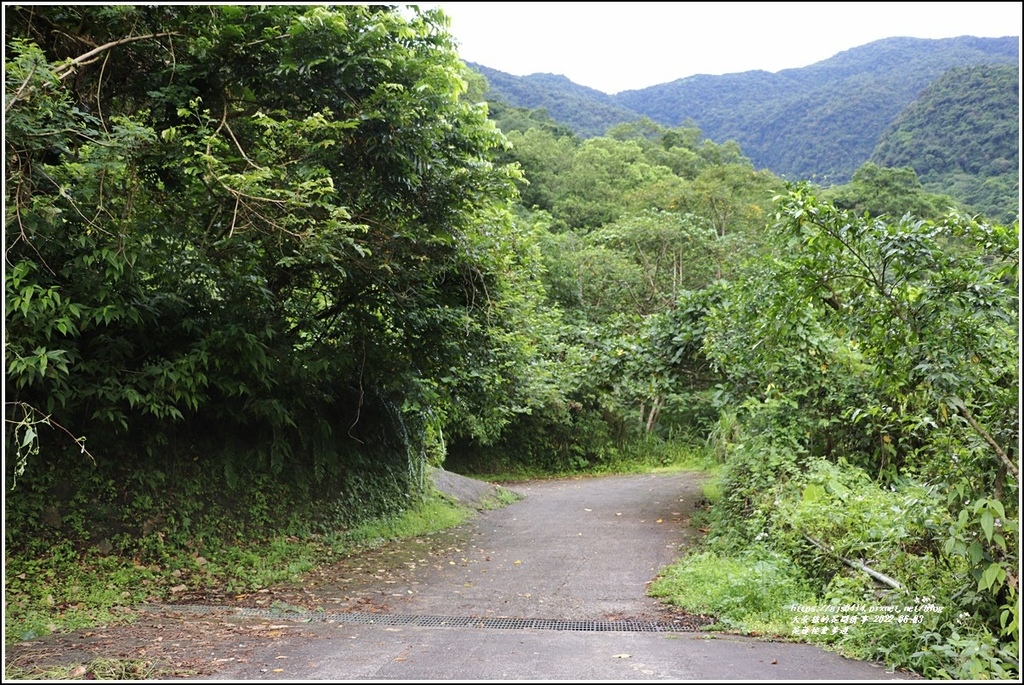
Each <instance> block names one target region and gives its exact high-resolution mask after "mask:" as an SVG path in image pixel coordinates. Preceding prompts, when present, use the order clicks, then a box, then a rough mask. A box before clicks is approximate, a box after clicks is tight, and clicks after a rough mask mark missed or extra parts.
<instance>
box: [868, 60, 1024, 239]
mask: <svg viewBox="0 0 1024 685" xmlns="http://www.w3.org/2000/svg"><path fill="white" fill-rule="evenodd" d="M1019 78H1020V75H1019V70H1018V68H1017V67H1016V66H1013V65H982V66H974V67H963V68H959V69H951V70H950V71H948V72H947V73H945V74H943V75H942V76H941V77H940V78H938V79H936V80H935V81H934V82H933V83H931V84H930V85H929V86H928V87H927V88H926V89H925V90H924V92H922V93H921V95H920V96H919V97H918V98H917V100H915V101H914V102H913V103H911V104H910V106H909V107H907V108H906V109H905V110H903V112H902V113H901V114H900V116H899V117H897V119H896V121H894V122H893V123H892V125H891V126H890V127H889V130H887V131H886V132H885V133H884V134H883V135H882V137H881V138H880V139H879V141H878V144H877V145H876V146H875V151H874V152H873V153H872V155H871V160H872V161H873V162H875V163H877V164H878V165H879V166H885V167H911V168H913V169H914V170H915V171H916V172H917V175H918V176H919V177H920V178H921V182H922V184H923V185H924V187H926V188H929V189H931V190H938V191H940V192H947V193H949V194H951V195H955V196H956V197H959V198H961V200H963V201H964V202H965V203H967V204H968V205H969V206H971V207H972V208H974V209H975V210H976V211H979V212H982V213H984V214H985V215H986V216H989V217H991V218H992V219H993V220H996V221H1005V222H1009V221H1013V219H1014V218H1015V217H1016V216H1017V215H1018V213H1019V212H1020V205H1019V198H1020V178H1019V169H1020V123H1019V121H1020V83H1019Z"/></svg>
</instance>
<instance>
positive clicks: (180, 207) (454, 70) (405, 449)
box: [4, 6, 1019, 678]
mask: <svg viewBox="0 0 1024 685" xmlns="http://www.w3.org/2000/svg"><path fill="white" fill-rule="evenodd" d="M6 11H7V12H8V14H7V35H6V41H7V51H6V55H5V60H6V66H7V70H6V78H7V81H6V91H5V110H6V112H7V128H6V131H5V150H6V162H5V163H6V171H7V185H6V187H5V193H6V195H5V199H6V215H5V265H4V266H5V323H6V327H5V331H6V340H5V368H6V371H7V379H6V384H5V392H6V397H5V449H6V456H7V458H6V461H5V478H6V481H5V565H6V571H7V573H6V576H5V578H6V583H5V592H6V599H7V610H6V611H5V629H6V633H5V634H6V639H7V640H17V639H21V638H23V637H24V636H25V635H38V634H41V633H45V632H47V631H51V630H64V629H69V628H73V627H76V626H84V625H88V624H89V623H90V622H94V621H115V620H127V613H124V612H120V610H119V609H117V607H122V606H125V605H130V604H132V603H135V602H139V601H147V600H148V601H153V600H154V599H156V600H160V601H173V600H174V597H175V595H176V594H177V593H179V592H181V591H182V590H180V588H181V587H182V586H184V587H185V588H187V589H195V588H212V587H220V588H226V589H229V590H231V591H237V592H247V591H251V590H253V589H254V588H258V587H259V586H265V585H266V584H269V583H273V582H275V581H276V580H280V579H290V578H295V577H298V576H300V575H301V574H302V573H304V572H306V571H308V570H309V569H311V568H313V567H314V566H315V565H316V564H318V563H322V562H323V561H324V560H325V559H328V558H331V557H332V556H333V557H336V556H337V555H341V554H344V553H345V552H346V550H349V549H351V548H352V547H353V546H354V545H358V544H365V543H367V542H373V541H377V540H382V539H386V538H388V537H394V536H403V535H408V534H416V532H417V531H423V530H432V529H436V528H438V527H444V526H447V525H453V524H454V523H456V522H458V521H459V520H461V518H460V517H461V516H464V515H465V514H464V512H462V513H460V510H458V508H453V507H452V506H451V505H450V504H446V503H445V502H444V501H443V500H438V499H437V496H436V494H434V493H433V492H432V489H431V488H430V486H429V482H428V481H429V478H428V477H427V473H428V471H429V469H430V468H431V467H434V466H437V465H440V464H444V466H445V467H446V468H448V469H450V470H453V471H457V472H460V473H467V474H476V475H481V476H484V477H488V478H496V477H498V476H499V475H500V476H502V477H508V478H511V477H526V476H538V475H542V474H552V473H558V474H566V473H578V474H583V473H603V472H622V471H631V470H638V469H644V470H648V469H655V468H680V467H702V468H708V469H710V470H712V472H713V473H715V474H717V476H716V477H715V479H714V480H713V481H711V482H709V483H708V486H707V488H706V496H707V498H708V500H709V501H710V502H711V503H712V504H711V506H710V508H709V510H708V511H707V512H706V513H705V514H704V521H703V523H702V525H703V526H704V527H705V528H706V529H707V530H708V531H709V534H708V535H707V537H706V539H705V541H704V543H703V544H702V546H701V548H700V549H698V550H695V551H694V552H693V553H691V554H690V555H688V556H687V557H685V558H684V559H682V561H681V562H680V564H679V565H678V566H677V567H674V568H672V569H670V570H667V571H666V573H665V574H664V575H663V576H662V577H661V578H660V579H659V580H658V582H657V583H655V584H654V585H653V586H652V592H654V593H656V594H658V595H659V596H663V597H664V598H665V599H666V600H667V601H670V602H674V603H677V604H680V605H681V606H684V607H687V608H689V609H691V610H694V611H699V612H702V613H713V614H714V615H716V616H717V617H718V619H719V621H720V625H721V626H722V627H725V628H728V629H732V630H740V631H746V632H759V633H761V632H768V633H775V634H784V635H787V636H789V637H790V638H792V639H809V640H816V641H819V642H822V643H827V644H830V645H832V646H834V647H835V648H837V649H843V650H845V651H846V652H847V653H849V654H851V655H854V656H858V657H862V658H872V659H886V660H887V661H889V663H890V664H892V665H894V666H903V667H907V668H912V669H914V670H916V671H918V672H920V673H922V674H924V675H927V676H929V677H953V678H964V677H1013V676H1015V675H1016V674H1017V673H1018V665H1017V664H1018V658H1019V655H1017V654H1016V652H1015V645H1016V641H1017V636H1018V616H1019V597H1018V594H1017V589H1018V577H1017V569H1018V561H1019V553H1018V533H1017V521H1018V508H1017V504H1016V502H1017V498H1018V467H1017V461H1018V459H1019V455H1018V454H1017V452H1016V445H1017V444H1018V441H1019V428H1018V425H1019V418H1018V413H1017V411H1018V406H1017V399H1016V398H1017V396H1018V387H1019V370H1018V356H1017V355H1018V352H1017V350H1018V348H1019V345H1018V343H1019V340H1018V339H1017V330H1018V328H1017V326H1018V323H1017V306H1018V302H1017V288H1018V256H1017V255H1018V224H1017V223H1016V221H1014V222H1012V223H1009V224H1008V225H1005V226H1004V225H999V224H993V223H989V222H987V221H984V220H981V219H980V218H977V217H972V216H971V215H969V214H966V213H964V212H961V211H958V209H957V207H956V204H955V203H954V202H952V201H951V200H950V199H949V197H947V196H944V195H939V194H936V193H935V189H933V188H928V189H926V188H924V187H922V185H921V183H920V182H919V181H918V179H917V177H916V175H915V174H914V172H913V171H912V170H908V169H903V168H897V169H889V168H886V167H879V166H876V165H870V166H865V167H864V168H863V169H862V170H860V171H859V172H858V173H857V174H855V176H854V178H853V179H852V180H851V183H849V184H847V185H845V186H842V187H838V188H831V189H828V190H824V189H816V188H814V187H812V186H810V185H806V184H787V183H785V182H783V181H782V180H781V179H779V178H778V177H776V176H774V175H773V174H771V173H768V172H765V171H758V170H756V169H755V168H754V166H753V164H751V162H750V160H749V159H747V158H746V157H745V156H744V155H743V153H742V151H741V149H740V148H739V146H738V145H736V144H735V143H731V142H723V143H716V142H712V141H710V140H707V139H706V138H705V137H704V136H703V135H702V134H701V132H700V131H699V130H698V129H696V128H693V127H690V126H680V127H676V128H668V127H665V126H663V125H660V124H656V123H654V122H651V121H649V120H639V121H635V122H632V123H627V124H621V125H618V126H615V127H613V128H611V129H609V130H608V131H607V133H606V135H604V136H600V137H595V138H590V139H587V140H583V139H581V138H579V137H578V136H576V135H575V134H573V133H572V132H571V131H569V130H568V129H567V128H565V127H564V126H560V125H559V124H557V123H556V122H555V121H553V120H552V119H551V118H550V117H549V116H547V114H546V113H545V112H543V111H538V110H524V109H519V108H515V107H511V106H507V105H506V106H495V107H492V108H490V110H488V108H487V106H486V105H484V104H483V94H484V93H485V92H486V91H487V83H486V80H484V79H483V78H482V77H481V75H480V74H478V73H475V72H473V71H471V70H469V69H468V68H466V67H465V65H463V64H462V63H461V62H460V61H459V59H458V56H457V53H456V51H455V48H454V45H453V41H452V39H451V37H450V35H449V34H448V33H447V30H446V26H447V24H446V21H447V20H446V19H445V17H444V15H443V14H441V13H439V12H434V11H426V12H418V11H412V10H410V11H407V12H406V11H398V10H394V9H391V8H387V7H383V6H377V7H365V6H332V7H303V6H269V7H255V6H252V7H248V6H247V7H233V6H214V7H210V6H203V7H192V6H153V7H144V6H130V7H99V6H68V7H61V6H45V7H44V6H36V7H9V8H7V9H6ZM488 115H490V116H488ZM410 531H412V532H411V533H410ZM865 569H867V570H865ZM872 574H874V575H872ZM751 587H757V588H759V591H758V592H757V593H756V595H752V594H751V592H750V588H751ZM86 588H88V592H85V591H84V589H86ZM175 588H178V590H175ZM695 588H699V589H700V592H699V594H693V592H692V590H693V589H695ZM126 593H127V594H126ZM915 600H916V604H915ZM794 602H798V603H800V604H801V605H803V606H833V607H838V608H841V607H844V606H847V607H849V606H854V605H856V606H869V605H870V606H872V607H883V606H888V607H907V606H917V607H924V608H923V609H921V610H919V611H918V612H917V613H913V612H910V613H907V612H903V613H900V614H899V615H901V616H909V617H910V618H912V619H914V618H916V619H919V620H911V621H906V620H905V621H896V620H895V619H894V620H893V621H892V622H891V623H881V622H879V623H870V624H869V623H864V624H863V625H861V624H857V625H850V623H849V620H847V622H846V623H844V624H843V627H846V628H848V630H846V631H842V632H840V631H836V632H834V633H833V632H827V634H826V631H823V630H815V631H813V632H812V631H811V630H810V628H812V627H814V628H822V624H820V623H814V624H812V623H800V622H799V621H797V620H796V619H797V613H796V612H795V611H794V609H793V607H792V604H793V603H794ZM865 611H866V610H865ZM840 613H841V612H840ZM836 615H837V616H838V613H837V614H836ZM843 615H844V616H846V617H847V619H848V618H849V616H850V615H852V614H851V611H847V612H846V613H844V614H843ZM893 616H894V617H897V618H898V616H896V614H893ZM831 627H832V624H829V628H831ZM803 628H807V629H808V630H806V631H802V629H803ZM797 631H802V632H797Z"/></svg>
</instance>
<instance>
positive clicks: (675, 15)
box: [420, 2, 1021, 94]
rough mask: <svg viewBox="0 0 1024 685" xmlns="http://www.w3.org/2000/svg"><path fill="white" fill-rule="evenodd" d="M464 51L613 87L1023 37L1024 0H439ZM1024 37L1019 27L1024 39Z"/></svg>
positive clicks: (499, 65)
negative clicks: (919, 45)
mask: <svg viewBox="0 0 1024 685" xmlns="http://www.w3.org/2000/svg"><path fill="white" fill-rule="evenodd" d="M420 6H421V7H433V6H440V7H442V8H443V9H444V10H445V12H446V13H447V14H448V15H449V17H451V22H452V23H451V32H452V34H453V35H454V36H455V37H456V39H457V40H458V42H459V44H460V49H459V54H460V56H461V57H462V58H463V59H464V60H467V61H469V62H476V63H477V64H482V65H484V66H486V67H491V68H492V69H497V70H499V71H504V72H506V73H509V74H515V75H517V76H524V75H526V74H533V73H538V72H546V73H552V74H561V75H563V76H566V77H568V78H569V79H571V80H572V81H574V82H576V83H578V84H580V85H584V86H588V87H590V88H595V89H597V90H600V91H602V92H605V93H608V94H614V93H617V92H619V91H622V90H634V89H639V88H646V87H648V86H653V85H657V84H661V83H668V82H670V81H674V80H676V79H680V78H685V77H687V76H693V75H694V74H716V75H717V74H729V73H735V72H740V71H750V70H752V69H763V70H765V71H772V72H774V71H779V70H780V69H789V68H794V67H805V66H807V65H809V64H814V63H815V62H820V61H821V60H824V59H828V58H829V57H832V56H833V55H835V54H837V53H839V52H842V51H844V50H848V49H850V48H854V47H858V46H860V45H865V44H867V43H870V42H872V41H875V40H879V39H882V38H890V37H893V36H910V37H914V38H950V37H954V36H989V37H998V36H1018V37H1019V36H1020V27H1021V3H1020V2H928V3H922V2H438V3H420ZM1018 40H1019V38H1018Z"/></svg>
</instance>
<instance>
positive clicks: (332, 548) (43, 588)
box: [4, 491, 517, 678]
mask: <svg viewBox="0 0 1024 685" xmlns="http://www.w3.org/2000/svg"><path fill="white" fill-rule="evenodd" d="M516 498H517V496H516V495H515V494H514V493H511V492H508V491H504V493H502V492H499V495H498V497H496V498H495V499H494V500H493V501H492V502H489V503H487V504H486V506H488V507H492V508H497V507H499V506H503V504H505V503H508V502H510V501H515V499H516ZM472 515H473V510H472V509H469V508H468V507H465V506H462V505H460V504H458V503H456V502H453V501H451V500H450V499H448V498H447V497H445V496H443V495H441V494H440V493H432V494H431V495H430V496H428V497H426V498H424V500H423V501H422V502H420V503H419V504H417V505H415V506H412V507H410V508H408V509H406V510H404V511H402V512H401V513H399V514H398V515H396V516H393V517H389V518H380V519H375V520H372V521H368V522H366V523H363V524H362V525H359V526H356V527H354V528H352V529H349V530H344V531H339V532H338V533H336V534H330V535H310V536H306V537H302V538H299V537H295V536H291V535H283V534H275V535H271V536H268V537H266V538H264V539H256V540H249V541H245V542H236V543H235V544H223V545H219V546H217V547H213V546H211V547H210V548H208V549H200V550H195V549H192V550H187V549H182V550H176V551H172V550H165V554H164V556H163V560H162V561H161V563H160V564H159V565H157V564H148V565H147V564H142V563H139V562H137V561H136V560H134V559H131V558H127V557H123V556H117V555H112V556H106V557H104V556H99V555H96V554H94V553H84V554H80V553H79V552H77V551H75V549H74V548H73V546H72V545H71V544H70V543H63V544H59V545H56V546H55V547H53V548H52V549H51V550H50V554H49V555H48V556H46V557H41V558H24V557H19V556H11V555H8V556H7V557H6V558H5V563H6V571H7V575H6V587H5V603H6V607H5V611H4V627H5V638H6V641H7V643H8V644H9V643H11V642H16V641H19V640H28V639H32V638H35V637H39V636H42V635H46V634H49V633H54V632H69V631H72V630H76V629H80V628H90V627H95V626H97V625H118V624H124V623H127V622H130V621H132V620H133V618H134V614H133V612H132V611H131V610H130V607H131V606H133V605H135V604H140V603H144V602H147V601H150V602H152V601H157V602H159V601H168V600H171V599H173V597H174V596H175V594H176V591H175V590H174V588H179V589H178V590H177V592H181V590H180V588H181V587H182V586H184V588H185V589H187V590H199V589H213V588H217V589H221V590H226V591H228V592H232V593H242V592H252V591H255V590H259V589H262V588H265V587H269V586H271V585H274V584H276V583H282V582H291V581H296V580H299V579H300V578H301V577H302V575H303V574H304V573H306V572H308V571H310V570H312V569H314V568H316V566H317V565H318V564H322V563H326V562H328V561H331V560H336V559H337V558H338V557H339V556H344V555H347V554H352V553H354V552H355V551H357V550H359V549H360V548H365V547H374V546H377V545H381V544H384V543H385V542H388V541H391V540H398V539H403V538H409V537H415V536H418V535H426V534H428V533H433V532H436V531H440V530H445V529H448V528H452V527H454V526H458V525H460V524H462V523H464V522H465V521H466V520H467V519H468V518H469V517H471V516H472ZM94 676H95V677H96V678H100V675H99V674H94Z"/></svg>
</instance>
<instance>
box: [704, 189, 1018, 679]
mask: <svg viewBox="0 0 1024 685" xmlns="http://www.w3.org/2000/svg"><path fill="white" fill-rule="evenodd" d="M774 235H775V236H776V239H777V241H778V243H777V245H778V248H779V251H778V252H777V253H776V254H775V255H774V256H770V257H768V258H765V259H760V260H756V261H753V262H751V263H750V264H749V266H748V267H747V268H746V269H745V270H744V273H743V274H742V275H741V276H740V277H739V278H737V279H736V280H735V282H733V283H731V284H730V285H728V286H727V287H726V288H725V291H724V293H723V294H722V295H721V296H720V298H719V301H718V304H716V305H715V306H713V307H711V308H710V310H709V311H708V313H707V315H706V317H705V322H706V323H705V327H704V334H703V345H702V347H701V351H702V353H703V354H704V355H706V356H707V358H708V360H709V361H710V362H711V364H712V366H713V367H714V368H716V369H718V370H720V371H721V372H722V373H723V374H724V377H725V382H724V383H723V384H722V390H723V399H724V400H725V403H726V406H727V407H729V408H730V409H729V411H730V412H731V415H732V416H733V417H736V418H738V426H736V427H734V429H733V431H732V432H731V434H730V438H729V441H728V444H727V445H726V446H725V452H726V454H727V455H728V456H727V460H726V464H725V472H724V479H723V482H722V483H721V493H722V494H721V496H720V499H719V501H718V503H717V504H716V507H715V509H714V516H715V520H716V521H717V522H718V523H717V525H716V526H715V527H714V528H715V534H714V535H713V536H712V538H711V540H710V542H709V546H710V548H711V549H712V550H715V551H716V553H718V554H721V555H724V556H725V557H727V558H732V557H733V556H737V555H738V556H741V557H745V558H746V557H749V556H750V555H751V554H752V551H753V554H754V557H755V558H767V559H776V558H777V557H778V555H780V554H781V555H782V556H783V557H784V558H788V559H791V560H792V561H793V562H794V563H795V564H796V565H798V566H799V567H800V568H801V570H802V573H801V575H802V576H803V577H804V578H807V579H808V583H809V586H810V588H811V589H813V590H814V591H815V593H816V595H817V598H816V600H815V601H816V602H817V603H819V604H822V605H831V608H832V610H833V611H838V610H839V607H842V606H878V605H882V606H884V607H889V608H890V610H893V608H898V607H907V606H913V605H914V603H915V602H917V603H922V602H926V603H928V604H930V605H931V606H932V607H933V608H932V609H930V610H929V611H928V612H926V614H925V615H924V616H925V617H924V619H923V620H922V621H920V622H900V623H895V622H894V623H893V624H892V625H889V626H888V627H887V628H885V629H880V628H879V627H878V626H877V625H875V624H870V625H861V626H860V627H859V628H856V629H855V628H850V629H849V632H847V631H846V630H844V631H843V632H842V633H836V632H835V631H832V632H830V633H829V634H828V635H827V636H826V635H825V634H824V633H815V634H817V635H819V636H820V639H823V640H827V641H832V642H838V643H839V644H840V645H841V646H843V647H844V648H846V649H848V650H849V651H850V652H851V653H852V654H855V655H857V656H860V657H870V658H885V659H887V660H888V661H889V662H890V663H893V664H900V665H906V666H911V667H913V668H914V669H916V670H917V671H918V672H920V673H923V674H924V675H926V676H929V677H955V678H971V677H980V676H984V677H1013V676H1014V675H1016V674H1017V673H1018V672H1019V655H1018V654H1017V653H1016V651H1015V650H1016V647H1017V644H1018V636H1019V628H1018V625H1019V613H1020V600H1019V594H1018V593H1019V586H1018V580H1017V569H1018V568H1019V531H1018V522H1019V509H1018V496H1019V466H1018V464H1019V454H1018V453H1017V446H1018V445H1019V440H1020V434H1019V430H1020V429H1019V420H1020V419H1019V413H1018V410H1019V404H1018V397H1019V382H1020V381H1019V349H1020V347H1019V345H1020V340H1019V337H1018V326H1019V317H1018V313H1017V312H1018V304H1019V303H1018V295H1017V292H1018V285H1019V280H1018V279H1019V240H1018V227H1017V225H1016V224H1015V225H1013V226H1011V227H1003V226H999V225H993V224H988V223H984V222H979V221H977V220H974V219H971V218H968V217H965V216H962V215H959V214H956V213H950V214H947V216H946V217H944V218H942V219H941V220H937V221H929V220H925V219H919V218H916V217H914V216H912V215H910V214H906V215H904V216H903V217H902V218H891V217H882V218H872V217H870V216H869V215H862V214H857V213H853V212H850V211H846V210H842V209H837V208H836V207H834V206H833V205H830V204H827V203H824V202H821V201H819V200H818V199H817V198H816V197H815V196H814V194H813V192H812V190H811V189H810V188H809V187H807V186H797V187H794V188H792V189H791V190H790V191H789V192H788V193H787V194H785V195H783V196H780V198H779V201H778V205H777V211H776V215H775V222H774ZM736 418H734V420H736ZM757 550H760V551H757ZM865 568H867V571H865ZM878 579H882V580H884V581H885V582H884V583H880V582H877V580H878ZM786 582H789V581H786ZM897 610H898V611H903V609H897ZM817 613H819V614H821V613H828V610H827V609H826V610H821V611H818V612H817ZM919 618H921V616H919Z"/></svg>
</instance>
